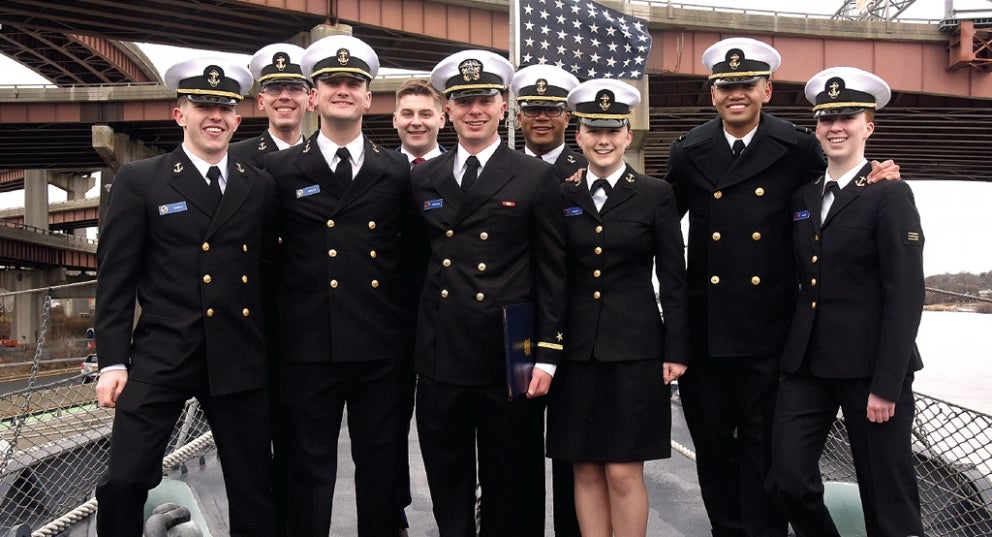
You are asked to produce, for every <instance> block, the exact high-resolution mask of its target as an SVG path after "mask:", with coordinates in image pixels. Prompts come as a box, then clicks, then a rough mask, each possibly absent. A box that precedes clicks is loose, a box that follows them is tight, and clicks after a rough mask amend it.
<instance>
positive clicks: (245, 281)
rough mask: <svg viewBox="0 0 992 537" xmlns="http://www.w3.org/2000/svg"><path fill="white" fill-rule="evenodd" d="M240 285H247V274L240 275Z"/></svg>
mask: <svg viewBox="0 0 992 537" xmlns="http://www.w3.org/2000/svg"><path fill="white" fill-rule="evenodd" d="M241 283H248V275H247V274H242V275H241Z"/></svg>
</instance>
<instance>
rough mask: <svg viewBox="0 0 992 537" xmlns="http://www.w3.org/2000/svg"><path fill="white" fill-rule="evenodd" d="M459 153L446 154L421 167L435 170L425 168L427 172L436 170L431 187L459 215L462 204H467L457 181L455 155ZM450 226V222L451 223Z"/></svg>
mask: <svg viewBox="0 0 992 537" xmlns="http://www.w3.org/2000/svg"><path fill="white" fill-rule="evenodd" d="M457 154H458V152H457V151H451V152H449V153H444V154H443V155H441V156H439V157H435V158H433V159H431V160H429V161H427V162H425V163H424V164H421V165H420V166H433V168H425V170H432V169H433V170H436V172H435V173H432V174H431V175H430V181H431V185H432V186H433V187H434V190H436V191H437V193H438V194H440V195H441V199H443V200H444V203H445V204H447V205H448V206H449V207H450V208H451V210H452V211H453V212H454V213H455V214H457V213H458V212H459V209H460V208H461V206H462V204H463V203H464V202H465V194H464V193H462V189H461V188H459V187H458V182H457V181H455V173H454V167H455V155H457ZM449 224H450V222H449Z"/></svg>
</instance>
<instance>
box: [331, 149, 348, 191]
mask: <svg viewBox="0 0 992 537" xmlns="http://www.w3.org/2000/svg"><path fill="white" fill-rule="evenodd" d="M335 154H336V155H337V156H338V166H337V168H335V169H334V176H335V177H337V178H338V181H341V184H342V185H348V184H349V183H351V153H349V152H348V148H347V147H339V148H338V152H337V153H335Z"/></svg>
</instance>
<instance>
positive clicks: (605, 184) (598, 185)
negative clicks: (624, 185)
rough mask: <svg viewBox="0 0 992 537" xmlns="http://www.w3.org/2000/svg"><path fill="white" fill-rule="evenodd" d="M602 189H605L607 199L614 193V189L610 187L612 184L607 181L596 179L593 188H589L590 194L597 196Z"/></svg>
mask: <svg viewBox="0 0 992 537" xmlns="http://www.w3.org/2000/svg"><path fill="white" fill-rule="evenodd" d="M600 188H602V189H603V193H604V194H606V197H610V192H612V191H613V187H612V186H610V182H609V181H607V180H606V179H596V180H595V181H593V182H592V186H591V187H589V192H590V193H591V194H595V193H596V191H597V190H599V189H600Z"/></svg>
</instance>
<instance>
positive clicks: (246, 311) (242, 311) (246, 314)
mask: <svg viewBox="0 0 992 537" xmlns="http://www.w3.org/2000/svg"><path fill="white" fill-rule="evenodd" d="M250 314H251V312H250V311H248V308H245V309H243V310H241V316H242V317H247V316H248V315H250Z"/></svg>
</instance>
